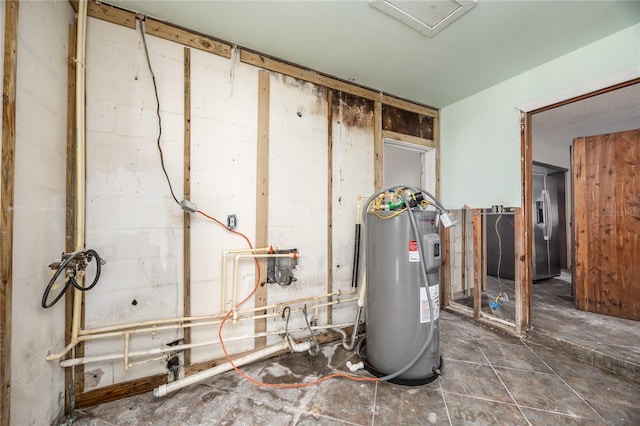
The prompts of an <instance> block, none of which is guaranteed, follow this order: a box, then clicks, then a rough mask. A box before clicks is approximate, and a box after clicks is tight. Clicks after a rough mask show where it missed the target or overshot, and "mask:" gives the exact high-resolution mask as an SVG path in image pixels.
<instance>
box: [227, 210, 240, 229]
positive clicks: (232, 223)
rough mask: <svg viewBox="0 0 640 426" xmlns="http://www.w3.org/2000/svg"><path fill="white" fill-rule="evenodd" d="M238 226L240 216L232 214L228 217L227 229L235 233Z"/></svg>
mask: <svg viewBox="0 0 640 426" xmlns="http://www.w3.org/2000/svg"><path fill="white" fill-rule="evenodd" d="M237 226H238V216H236V215H235V214H230V215H228V216H227V229H228V230H230V231H233V230H234V229H236V227H237Z"/></svg>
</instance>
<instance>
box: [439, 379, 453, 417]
mask: <svg viewBox="0 0 640 426" xmlns="http://www.w3.org/2000/svg"><path fill="white" fill-rule="evenodd" d="M438 388H439V389H440V396H442V402H443V403H444V411H445V412H446V413H447V418H448V419H449V425H450V426H453V421H452V420H451V413H449V407H448V406H447V398H445V396H444V389H442V381H441V380H438Z"/></svg>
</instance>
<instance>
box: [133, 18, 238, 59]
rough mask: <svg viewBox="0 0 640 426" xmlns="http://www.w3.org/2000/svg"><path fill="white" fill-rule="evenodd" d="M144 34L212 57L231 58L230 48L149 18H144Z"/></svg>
mask: <svg viewBox="0 0 640 426" xmlns="http://www.w3.org/2000/svg"><path fill="white" fill-rule="evenodd" d="M145 32H146V33H147V34H151V35H153V36H156V37H160V38H163V39H165V40H169V41H174V42H176V43H180V44H183V45H185V46H189V47H193V48H194V49H200V50H204V51H205V52H209V53H213V54H214V55H218V56H222V57H225V58H227V59H228V58H231V46H230V45H229V44H226V43H222V42H219V41H216V40H214V39H212V38H209V37H205V36H203V35H200V34H196V33H194V32H192V31H187V30H184V29H181V28H178V27H176V26H175V25H171V24H166V23H164V22H160V21H157V20H155V19H151V18H145Z"/></svg>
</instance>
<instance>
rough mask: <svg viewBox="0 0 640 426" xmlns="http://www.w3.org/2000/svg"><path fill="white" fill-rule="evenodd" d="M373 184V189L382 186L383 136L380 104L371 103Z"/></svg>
mask: <svg viewBox="0 0 640 426" xmlns="http://www.w3.org/2000/svg"><path fill="white" fill-rule="evenodd" d="M373 106H374V108H373V173H374V178H373V184H374V188H373V189H374V191H380V190H381V189H382V188H383V186H384V138H383V137H382V104H381V103H380V102H375V103H374V104H373Z"/></svg>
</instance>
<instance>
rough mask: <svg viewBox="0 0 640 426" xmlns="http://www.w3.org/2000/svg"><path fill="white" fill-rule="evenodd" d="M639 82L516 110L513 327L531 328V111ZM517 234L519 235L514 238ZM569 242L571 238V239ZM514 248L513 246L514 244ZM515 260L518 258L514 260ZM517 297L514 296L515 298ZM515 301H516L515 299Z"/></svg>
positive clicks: (634, 79)
mask: <svg viewBox="0 0 640 426" xmlns="http://www.w3.org/2000/svg"><path fill="white" fill-rule="evenodd" d="M638 83H640V78H638V77H636V78H633V79H631V80H628V81H624V82H621V83H617V84H613V85H611V86H607V87H604V88H601V89H597V90H594V91H591V92H588V93H585V94H582V95H578V96H574V97H572V98H568V99H564V100H561V101H558V102H555V103H552V104H549V105H545V106H542V107H538V108H535V109H532V110H530V111H523V110H521V111H522V112H521V114H520V151H521V161H522V166H521V168H520V170H521V181H522V191H521V194H522V197H521V205H522V206H523V209H522V219H523V220H522V223H520V224H518V223H517V222H516V224H515V227H516V229H515V233H516V244H517V241H518V240H521V241H522V245H521V250H522V252H521V254H522V257H523V258H524V264H523V265H522V267H521V268H520V269H521V276H520V278H518V276H517V273H518V272H517V271H518V268H517V267H516V291H518V289H519V291H520V294H521V295H522V297H521V300H520V302H519V304H520V306H521V311H522V317H521V318H518V315H517V311H518V310H517V309H516V331H518V329H519V332H521V333H524V332H526V331H527V330H529V329H530V328H531V325H532V324H531V315H532V310H533V308H532V303H531V300H532V290H533V285H532V281H531V278H532V262H533V249H532V235H533V222H532V217H531V216H532V211H531V209H530V208H524V207H526V206H531V203H532V202H533V191H532V177H533V136H532V121H533V116H534V115H535V114H538V113H541V112H544V111H548V110H551V109H554V108H557V107H561V106H563V105H568V104H572V103H574V102H579V101H582V100H585V99H588V98H591V97H594V96H598V95H601V94H604V93H608V92H612V91H614V90H618V89H622V88H624V87H628V86H632V85H634V84H638ZM518 235H520V236H521V238H517V236H518ZM571 244H572V245H573V241H572V242H571ZM516 250H517V248H516ZM571 253H572V255H573V256H575V247H573V246H572V247H571ZM517 263H518V262H517ZM571 264H572V266H571V268H572V273H573V272H574V270H573V268H574V264H575V262H573V261H572V262H571ZM516 299H517V298H516ZM516 303H518V301H517V300H516Z"/></svg>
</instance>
